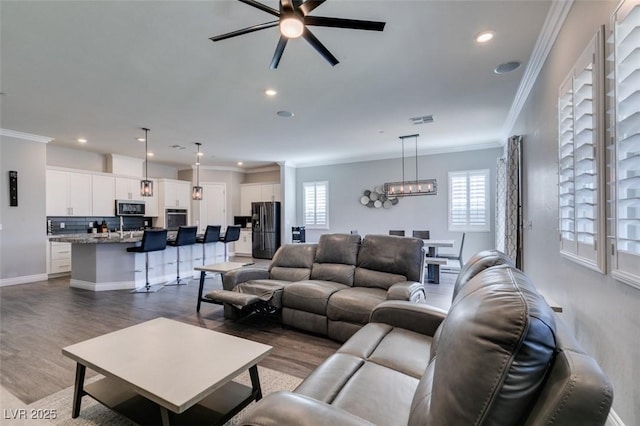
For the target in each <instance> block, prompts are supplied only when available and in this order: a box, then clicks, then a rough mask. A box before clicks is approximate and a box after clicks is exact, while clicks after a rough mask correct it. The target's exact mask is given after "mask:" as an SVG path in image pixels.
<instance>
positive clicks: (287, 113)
mask: <svg viewBox="0 0 640 426" xmlns="http://www.w3.org/2000/svg"><path fill="white" fill-rule="evenodd" d="M276 114H277V115H278V116H280V117H286V118H289V117H293V116H294V114H293V113H292V112H291V111H278V112H276Z"/></svg>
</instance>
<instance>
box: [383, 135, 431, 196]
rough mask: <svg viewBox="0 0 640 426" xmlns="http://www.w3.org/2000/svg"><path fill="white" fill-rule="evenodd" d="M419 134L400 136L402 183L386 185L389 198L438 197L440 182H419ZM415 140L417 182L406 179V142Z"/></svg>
mask: <svg viewBox="0 0 640 426" xmlns="http://www.w3.org/2000/svg"><path fill="white" fill-rule="evenodd" d="M418 136H420V135H418V134H415V135H407V136H400V140H401V141H402V182H387V183H385V184H384V193H385V194H386V195H387V196H388V197H406V196H411V195H436V194H437V193H438V182H437V181H436V180H435V179H424V180H418ZM408 138H415V146H416V178H415V180H409V181H407V180H405V179H404V140H405V139H408Z"/></svg>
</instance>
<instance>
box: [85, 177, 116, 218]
mask: <svg viewBox="0 0 640 426" xmlns="http://www.w3.org/2000/svg"><path fill="white" fill-rule="evenodd" d="M114 200H115V178H114V177H113V176H106V175H93V176H91V211H92V213H91V215H92V216H113V215H114V214H115V202H114Z"/></svg>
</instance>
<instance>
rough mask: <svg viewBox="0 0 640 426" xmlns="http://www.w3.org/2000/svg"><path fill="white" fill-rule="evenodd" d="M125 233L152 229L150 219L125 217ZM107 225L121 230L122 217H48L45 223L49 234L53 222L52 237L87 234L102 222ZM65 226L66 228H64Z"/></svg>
mask: <svg viewBox="0 0 640 426" xmlns="http://www.w3.org/2000/svg"><path fill="white" fill-rule="evenodd" d="M123 219H124V224H123V228H122V229H123V230H124V231H137V230H141V229H144V228H145V227H147V228H149V227H151V218H150V217H138V216H125V217H123ZM103 220H104V221H105V222H106V223H107V227H108V228H109V229H110V230H111V231H114V230H120V217H118V216H108V217H97V216H88V217H82V216H47V222H46V223H45V232H47V233H49V229H47V228H48V227H49V226H48V223H49V221H51V229H50V235H62V234H85V233H87V232H88V230H89V229H90V228H91V227H92V226H91V225H90V223H91V224H93V227H96V226H99V225H100V224H102V221H103ZM63 226H64V227H63Z"/></svg>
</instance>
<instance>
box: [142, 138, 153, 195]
mask: <svg viewBox="0 0 640 426" xmlns="http://www.w3.org/2000/svg"><path fill="white" fill-rule="evenodd" d="M142 130H144V179H143V180H141V181H140V195H142V196H143V197H153V181H151V180H149V150H148V144H149V137H148V135H149V129H147V128H146V127H143V128H142Z"/></svg>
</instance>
